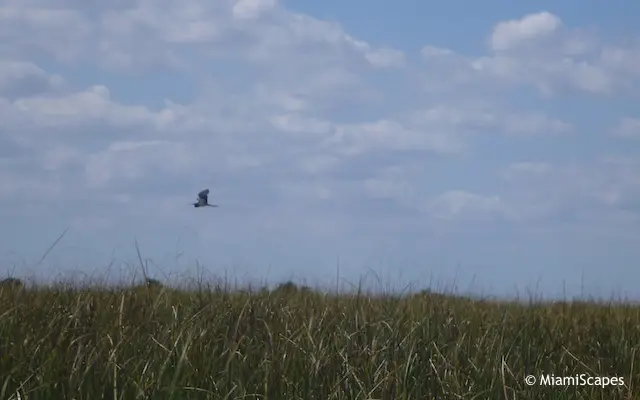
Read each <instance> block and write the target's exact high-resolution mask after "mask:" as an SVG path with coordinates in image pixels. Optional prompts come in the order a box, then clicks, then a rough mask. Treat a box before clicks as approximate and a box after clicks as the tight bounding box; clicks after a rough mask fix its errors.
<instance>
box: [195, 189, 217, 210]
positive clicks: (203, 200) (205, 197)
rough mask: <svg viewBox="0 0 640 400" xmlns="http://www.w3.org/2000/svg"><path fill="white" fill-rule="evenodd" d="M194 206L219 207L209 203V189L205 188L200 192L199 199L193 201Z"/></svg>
mask: <svg viewBox="0 0 640 400" xmlns="http://www.w3.org/2000/svg"><path fill="white" fill-rule="evenodd" d="M193 206H194V207H218V206H217V205H216V204H209V189H204V190H203V191H201V192H200V193H198V201H197V202H195V203H193Z"/></svg>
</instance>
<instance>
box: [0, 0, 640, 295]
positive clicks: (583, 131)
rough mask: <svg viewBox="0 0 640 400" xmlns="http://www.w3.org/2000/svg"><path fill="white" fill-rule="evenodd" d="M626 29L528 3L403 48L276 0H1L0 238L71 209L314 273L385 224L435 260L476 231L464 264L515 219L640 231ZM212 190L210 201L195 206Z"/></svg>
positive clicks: (111, 238) (633, 83) (502, 240)
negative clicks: (467, 44)
mask: <svg viewBox="0 0 640 400" xmlns="http://www.w3.org/2000/svg"><path fill="white" fill-rule="evenodd" d="M633 39H634V38H632V40H628V41H625V42H623V43H619V42H615V41H607V40H605V38H603V37H602V36H601V35H599V34H598V32H597V31H594V30H589V29H581V28H579V27H574V26H567V24H565V23H564V22H563V20H562V18H561V16H559V15H554V14H553V13H551V12H548V11H541V12H539V13H533V14H529V15H524V16H515V17H514V18H513V19H511V20H508V21H495V23H494V25H493V26H487V34H486V37H485V38H484V39H483V40H481V41H480V42H478V43H477V45H478V47H479V49H480V51H479V53H478V54H474V55H472V54H465V53H462V52H459V51H456V50H455V49H450V48H442V47H438V46H435V45H432V44H430V43H425V44H424V46H423V48H422V49H421V51H420V52H418V53H415V52H408V51H406V50H403V49H396V48H391V47H387V46H383V45H380V44H377V43H369V42H367V41H366V39H364V38H356V37H354V36H352V35H350V34H349V33H348V32H347V31H346V30H345V28H344V27H342V26H341V25H339V24H338V23H336V22H330V21H324V20H321V19H317V18H314V17H312V16H310V15H305V14H302V13H298V12H294V11H291V10H289V9H287V8H285V7H284V6H283V5H282V4H279V3H278V2H277V1H276V0H235V1H232V0H218V1H214V2H211V1H203V0H186V1H184V2H181V3H179V4H178V3H175V2H168V1H148V0H137V1H135V2H133V3H132V2H123V1H112V2H109V3H107V2H98V3H96V5H92V6H91V7H88V6H87V5H86V4H85V3H82V2H77V1H74V0H66V1H58V2H55V5H52V4H51V3H49V2H43V1H36V0H33V1H26V2H25V1H20V2H18V1H10V0H3V1H1V2H0V43H2V44H1V45H0V117H1V119H2V121H3V124H2V126H1V127H0V183H1V185H0V204H1V205H2V211H0V215H1V218H2V220H3V221H6V222H7V224H4V223H3V226H4V227H3V228H0V229H1V230H2V237H3V238H4V239H5V243H6V244H5V246H4V248H5V250H6V251H10V250H14V249H15V248H18V249H25V250H24V251H33V248H39V247H38V246H40V245H41V244H42V243H43V241H45V240H51V236H50V235H48V234H49V233H50V231H48V230H47V229H41V230H38V233H37V234H35V233H33V232H34V229H36V227H38V226H42V225H43V224H44V225H47V226H49V227H50V228H51V229H53V228H52V227H58V229H61V228H60V227H61V226H64V225H66V224H71V226H73V229H74V230H75V231H76V232H81V233H78V237H77V240H78V241H80V242H82V243H83V245H86V246H89V247H92V248H93V247H96V245H95V242H91V241H90V239H89V238H96V239H95V240H100V243H102V246H103V247H105V248H109V249H111V248H112V247H114V246H116V245H120V244H122V245H130V243H131V242H132V237H133V236H138V235H141V236H142V235H146V237H147V238H148V239H147V240H148V241H149V243H150V245H149V246H151V247H153V248H155V249H158V250H162V249H165V250H166V248H167V243H170V242H171V243H173V242H175V241H176V240H177V237H182V236H185V235H186V236H188V237H189V239H188V241H189V242H190V243H191V246H192V247H191V248H190V250H191V251H192V252H194V253H197V254H196V255H195V256H196V257H204V258H207V257H212V258H213V259H215V260H218V261H220V260H222V261H224V262H236V261H237V260H238V259H239V258H238V257H240V256H239V255H245V256H246V257H247V258H242V257H240V258H241V259H242V260H241V261H240V262H241V263H242V262H245V263H246V264H252V265H255V264H256V263H260V262H261V261H260V260H261V259H265V260H266V261H265V262H264V263H270V262H277V263H282V264H283V265H286V266H283V267H282V270H281V271H282V272H281V274H286V273H289V272H291V271H293V272H295V273H296V274H298V275H302V276H308V277H314V276H316V277H317V276H320V277H321V278H322V277H324V275H323V274H321V273H320V275H318V270H317V268H315V267H306V269H305V267H299V266H295V267H294V265H300V263H305V264H307V265H313V263H314V261H313V260H314V257H315V259H316V261H315V262H316V264H317V265H319V264H318V263H325V262H331V260H332V259H333V257H334V256H333V255H334V254H336V253H339V252H344V253H347V254H352V255H353V259H354V260H359V261H357V263H367V262H369V261H367V260H370V258H367V257H370V256H371V254H376V251H378V250H380V249H381V246H383V245H382V243H386V244H385V245H384V246H387V248H389V249H393V248H395V249H396V250H395V251H396V253H394V254H396V256H394V257H396V258H395V260H396V261H394V262H397V254H406V257H407V259H408V260H410V261H408V263H410V264H414V265H417V264H421V263H422V261H421V260H420V259H419V258H413V259H412V258H411V257H423V256H425V255H424V254H423V253H420V251H417V252H416V251H413V250H410V249H411V248H413V249H414V250H415V249H416V248H421V249H422V250H425V251H426V250H427V248H428V249H430V250H429V251H432V253H431V254H436V253H437V254H441V255H442V257H439V258H438V257H435V258H433V262H434V263H439V264H438V265H440V266H441V267H440V268H442V269H443V270H446V269H447V268H449V267H448V266H450V265H451V263H452V262H454V258H457V257H458V256H456V254H458V253H460V254H461V253H464V252H465V251H468V252H469V254H472V255H473V254H475V255H477V258H475V259H476V260H482V261H478V263H477V265H475V264H473V263H474V261H473V260H474V258H473V257H471V256H469V257H465V256H460V257H461V258H462V259H464V260H467V261H466V262H467V263H469V265H470V266H469V267H468V268H469V270H468V271H467V273H468V274H475V273H476V272H477V271H479V270H482V269H481V268H487V267H486V266H487V265H489V264H492V263H493V264H495V265H507V264H508V263H510V262H513V260H514V259H512V258H509V257H507V256H504V257H503V255H500V254H499V253H491V254H484V253H483V251H484V250H478V246H479V243H483V240H488V239H487V238H488V237H491V238H493V239H492V240H493V242H491V244H489V245H487V246H488V247H487V246H485V247H484V248H485V249H487V248H496V249H499V248H500V246H503V247H505V251H504V253H509V252H510V251H509V250H507V248H519V247H518V246H521V245H522V244H518V243H524V242H515V241H513V240H517V238H515V237H514V236H513V232H520V233H521V234H522V235H524V236H522V237H521V239H520V240H521V241H525V242H526V241H527V240H531V241H532V242H531V243H537V244H532V246H533V247H531V249H534V248H535V249H538V250H536V251H534V250H531V253H526V254H535V253H539V252H540V251H541V252H545V250H544V249H545V247H544V246H546V245H545V244H544V243H547V241H548V238H549V237H552V236H553V237H556V238H557V240H562V235H567V232H572V233H571V235H574V236H573V237H575V238H578V239H576V241H573V242H571V243H572V244H567V248H566V252H567V254H570V255H576V257H577V258H575V260H583V259H584V258H585V257H586V258H589V257H590V256H588V255H585V254H591V253H589V252H588V251H587V253H584V252H583V253H580V252H581V251H584V250H580V244H578V242H580V243H583V242H581V241H582V240H592V241H595V242H594V243H600V245H601V246H600V247H598V246H595V247H594V248H593V249H596V248H597V249H598V250H597V251H599V253H598V254H600V255H603V254H605V253H606V248H605V247H602V246H604V245H603V244H602V243H608V242H607V241H612V242H616V243H621V242H624V241H625V240H631V239H632V238H636V239H637V238H638V236H640V235H638V233H639V232H640V231H639V230H638V227H639V226H640V225H639V224H638V223H639V221H640V172H639V171H640V169H639V167H640V165H639V163H640V161H639V160H640V158H639V157H638V151H637V143H636V141H635V140H634V139H636V138H638V137H640V122H639V120H638V119H639V118H640V115H638V114H637V111H636V114H635V115H634V114H633V113H624V111H625V110H626V109H628V107H627V108H624V107H620V111H617V110H615V109H613V110H612V108H615V105H616V104H623V103H624V102H628V101H629V100H630V99H632V100H635V101H637V100H638V99H637V93H638V89H639V88H640V86H639V85H638V83H639V82H640V46H639V45H637V43H640V42H638V41H637V38H635V40H636V41H635V42H634V41H633ZM630 43H631V44H630ZM585 112H586V114H585ZM634 146H636V147H634ZM203 187H210V188H211V192H212V196H213V198H214V199H215V201H216V202H218V203H220V204H221V205H222V207H221V208H220V209H219V210H217V211H216V213H214V214H211V215H206V216H205V215H204V214H203V213H198V214H197V215H196V214H194V212H193V211H194V210H193V209H190V208H189V202H190V201H192V197H193V196H194V195H195V193H197V191H198V190H200V189H201V188H203ZM36 206H37V207H36ZM51 211H53V213H51ZM205 218H206V219H207V222H204V221H203V219H205ZM187 231H188V232H189V233H185V232H187ZM585 235H586V236H585ZM594 235H595V236H594ZM598 235H600V236H598ZM602 235H604V236H605V237H606V239H602V237H603V236H602ZM583 236H584V237H588V238H589V239H584V238H583ZM596 236H597V238H596ZM26 238H30V239H31V240H30V244H29V245H26V244H25V243H24V242H23V240H24V239H26ZM97 238H100V239H97ZM420 238H422V239H420ZM565 238H566V236H565ZM421 240H424V242H429V243H431V244H430V245H423V244H420V242H421ZM510 240H511V241H510ZM603 240H604V242H603ZM107 243H108V244H107ZM111 243H113V244H111ZM394 243H395V244H394ZM31 245H32V246H31ZM30 246H31V247H30ZM154 246H155V247H154ZM384 246H383V247H384ZM394 246H395V247H394ZM425 246H426V247H425ZM514 246H515V247H514ZM97 247H99V246H97ZM277 249H280V250H277ZM447 249H448V250H447ZM465 249H467V250H465ZM474 249H475V250H474ZM540 249H541V250H540ZM625 249H626V248H625ZM380 251H382V250H380ZM389 251H392V250H389ZM412 251H413V253H412ZM438 251H440V252H441V253H438ZM554 251H556V253H554ZM594 251H595V250H594ZM626 251H631V250H629V249H626ZM322 252H325V253H327V254H326V256H325V258H324V259H323V260H322V261H318V257H320V255H321V254H322ZM433 252H435V253H433ZM474 252H475V253H474ZM213 253H215V254H216V256H215V257H214V256H212V255H211V254H213ZM247 254H251V256H247ZM363 254H364V256H363ZM411 254H414V256H410V255H411ZM548 254H560V253H558V252H557V250H549V252H548ZM628 254H635V253H628ZM378 256H379V254H378V255H375V257H378ZM216 257H217V258H216ZM482 257H485V258H484V259H482ZM558 257H560V256H558ZM629 257H631V256H629ZM591 258H592V259H593V257H591ZM269 260H272V261H269ZM363 260H364V261H363ZM625 260H626V259H623V261H625ZM458 261H459V260H458ZM552 262H555V263H556V264H554V265H561V264H562V257H560V258H557V257H556V259H553V260H552ZM579 262H580V261H576V263H579ZM355 263H356V261H354V266H352V268H353V271H352V273H353V274H357V271H358V268H359V266H360V265H362V264H357V265H355ZM474 265H475V266H474ZM527 265H528V267H527V268H531V266H532V265H534V264H527ZM407 268H409V269H408V271H409V275H411V276H419V275H420V276H422V275H421V274H422V272H418V269H415V268H414V269H411V268H410V267H407ZM496 268H497V269H496ZM500 268H507V267H506V266H503V267H494V269H492V270H491V271H492V273H493V275H492V276H495V277H497V276H504V274H503V273H502V272H500V271H502V270H500ZM513 268H517V267H515V266H514V267H513ZM576 268H578V267H576ZM594 268H595V267H594ZM605 268H607V267H605ZM553 270H554V269H553V268H551V267H550V269H544V268H543V269H540V270H537V271H538V273H537V275H536V274H534V275H531V274H532V272H523V273H522V274H517V273H512V274H511V275H510V276H511V278H509V279H510V280H508V281H506V282H505V285H507V286H508V285H511V284H513V283H514V282H516V283H520V284H522V283H523V282H524V280H526V279H529V280H530V278H533V279H536V277H537V276H540V275H541V274H547V275H546V276H548V274H549V273H552V272H553ZM412 271H413V272H412ZM594 271H597V270H594ZM575 272H576V270H566V271H564V275H563V276H564V278H565V279H567V277H571V276H574V275H575ZM314 273H315V275H314ZM595 273H596V274H597V272H595ZM549 279H551V278H549ZM487 280H488V281H492V282H493V283H495V281H494V279H493V278H487ZM525 283H526V282H525ZM529 283H531V282H529ZM498 286H500V285H499V284H498Z"/></svg>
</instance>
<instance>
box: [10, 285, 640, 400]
mask: <svg viewBox="0 0 640 400" xmlns="http://www.w3.org/2000/svg"><path fill="white" fill-rule="evenodd" d="M638 348H640V308H638V307H636V306H631V305H624V304H613V303H611V304H595V303H593V304H592V303H559V304H528V305H523V304H519V303H515V302H514V303H498V302H491V301H482V300H471V299H466V298H460V297H454V296H445V295H437V294H430V293H422V294H419V295H411V296H403V297H401V296H393V295H378V296H373V295H365V294H362V293H360V294H350V295H346V294H343V295H336V294H322V293H319V292H317V291H313V290H299V288H297V287H296V286H295V285H288V286H282V287H280V288H279V289H278V290H273V291H268V290H258V291H231V290H224V289H221V288H219V287H199V288H195V289H192V290H174V289H169V288H166V287H162V286H161V285H159V284H155V285H151V286H148V287H134V288H119V289H99V288H77V287H75V288H74V287H71V286H64V285H61V286H59V287H50V288H38V287H34V288H27V289H25V288H23V287H20V286H15V285H11V286H10V287H8V286H7V287H4V288H0V378H1V379H0V381H1V385H0V398H1V399H7V398H11V399H18V398H19V399H53V398H68V399H99V398H108V399H134V398H154V399H165V398H166V399H171V398H175V399H178V398H179V399H185V398H203V399H205V398H206V399H244V398H255V399H305V400H307V399H323V400H325V399H363V400H364V399H504V398H508V399H542V398H550V399H553V398H557V399H633V398H640V394H636V393H640V392H638V385H639V384H640V378H639V372H640V365H638V357H637V353H638ZM547 373H548V374H554V375H555V376H575V375H576V374H587V376H593V377H596V376H609V377H616V376H617V377H621V378H623V379H624V385H621V386H608V387H604V388H603V387H598V386H580V385H574V386H540V385H538V384H536V385H533V386H527V385H526V384H525V382H524V377H525V376H526V375H529V374H533V375H534V376H536V378H537V379H539V378H540V375H541V374H547Z"/></svg>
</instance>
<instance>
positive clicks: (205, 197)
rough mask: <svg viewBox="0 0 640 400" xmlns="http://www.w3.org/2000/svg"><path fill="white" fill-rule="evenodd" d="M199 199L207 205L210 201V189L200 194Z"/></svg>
mask: <svg viewBox="0 0 640 400" xmlns="http://www.w3.org/2000/svg"><path fill="white" fill-rule="evenodd" d="M198 199H199V200H203V201H204V202H205V203H207V202H208V201H209V189H205V190H203V191H201V192H200V193H198Z"/></svg>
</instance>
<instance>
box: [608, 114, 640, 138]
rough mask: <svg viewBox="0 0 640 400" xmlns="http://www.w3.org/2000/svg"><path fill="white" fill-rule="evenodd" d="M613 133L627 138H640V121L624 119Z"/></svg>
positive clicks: (637, 119)
mask: <svg viewBox="0 0 640 400" xmlns="http://www.w3.org/2000/svg"><path fill="white" fill-rule="evenodd" d="M613 133H614V135H616V136H621V137H626V138H640V119H639V118H628V117H627V118H622V119H621V120H620V122H619V123H618V126H617V127H616V129H615V130H614V132H613Z"/></svg>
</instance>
